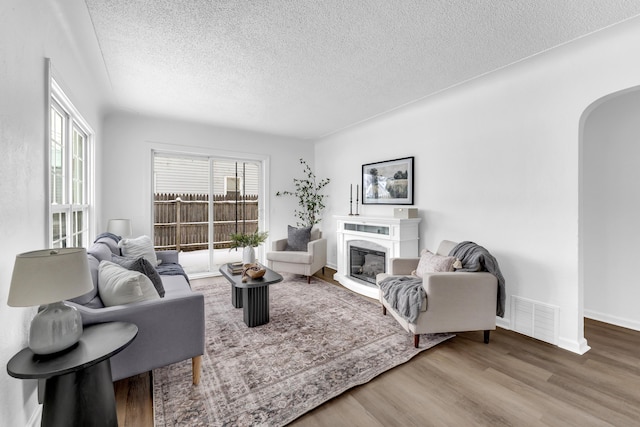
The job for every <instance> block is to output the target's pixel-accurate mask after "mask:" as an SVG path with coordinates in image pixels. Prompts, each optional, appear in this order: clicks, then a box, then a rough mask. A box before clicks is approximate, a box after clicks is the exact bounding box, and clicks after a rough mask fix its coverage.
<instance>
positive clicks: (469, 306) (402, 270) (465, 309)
mask: <svg viewBox="0 0 640 427" xmlns="http://www.w3.org/2000/svg"><path fill="white" fill-rule="evenodd" d="M455 246H456V243H455V242H450V241H447V240H443V241H442V242H441V243H440V246H439V247H438V250H437V252H436V254H437V255H445V256H446V255H448V254H449V252H450V251H451V249H453V248H454V247H455ZM419 261H420V258H392V259H391V260H390V264H391V265H390V270H391V271H389V272H388V273H381V274H378V276H377V278H376V281H377V283H380V282H381V281H382V280H383V279H385V278H386V277H389V276H408V275H410V274H411V272H412V271H414V270H415V269H416V267H417V265H418V262H419ZM422 286H423V288H424V290H425V293H426V300H425V301H423V304H422V308H421V310H420V313H419V315H418V319H417V320H416V322H415V323H409V322H408V321H407V320H405V319H404V318H403V317H402V316H401V315H400V314H398V313H397V312H396V311H395V310H394V309H393V308H392V307H391V305H390V304H389V303H388V302H387V301H386V300H385V299H384V296H383V292H382V291H380V302H381V303H382V312H383V314H387V312H389V313H391V315H392V316H393V317H394V318H395V319H396V320H397V321H398V323H400V325H401V326H402V327H403V328H404V329H405V330H406V331H407V332H409V333H411V334H413V341H414V346H415V347H418V345H419V342H420V334H428V333H439V332H462V331H484V342H485V343H487V344H488V343H489V334H490V331H492V330H495V329H496V295H497V289H498V280H497V279H496V277H495V276H494V275H493V274H491V273H487V272H446V273H444V272H443V273H426V274H425V275H424V276H423V278H422Z"/></svg>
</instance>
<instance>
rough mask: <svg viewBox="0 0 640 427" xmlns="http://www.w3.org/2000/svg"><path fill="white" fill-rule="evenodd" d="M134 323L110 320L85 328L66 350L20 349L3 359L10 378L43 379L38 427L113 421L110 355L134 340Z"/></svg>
mask: <svg viewBox="0 0 640 427" xmlns="http://www.w3.org/2000/svg"><path fill="white" fill-rule="evenodd" d="M137 334H138V327H137V326H136V325H134V324H133V323H126V322H110V323H101V324H97V325H91V326H87V327H85V328H84V332H83V334H82V337H81V338H80V341H79V342H78V343H77V344H76V345H75V346H74V347H72V348H71V349H69V350H65V351H63V352H60V353H56V354H53V355H48V356H38V355H35V354H34V353H33V352H32V351H31V349H29V348H24V349H22V350H21V351H20V352H18V353H17V354H16V355H15V356H13V357H12V358H11V360H9V363H7V373H8V374H9V375H11V376H12V377H15V378H22V379H39V378H45V379H46V384H45V391H44V405H43V408H42V426H65V427H68V426H114V427H117V425H118V416H117V414H116V399H115V395H114V392H113V381H112V379H111V363H110V362H109V358H110V357H111V356H113V355H114V354H117V353H119V352H120V351H122V350H123V349H124V348H125V347H126V346H128V345H129V344H130V343H131V341H133V340H134V338H135V337H136V335H137Z"/></svg>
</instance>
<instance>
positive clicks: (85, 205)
mask: <svg viewBox="0 0 640 427" xmlns="http://www.w3.org/2000/svg"><path fill="white" fill-rule="evenodd" d="M49 129H50V135H49V244H50V245H51V247H52V248H66V247H87V246H88V243H89V225H90V222H91V200H92V191H91V189H92V185H91V183H92V182H93V176H92V171H91V163H92V162H91V161H90V154H91V143H92V141H93V133H92V131H91V128H90V127H89V126H88V125H87V124H86V122H85V121H84V119H83V118H82V117H81V116H80V114H79V113H78V111H77V110H76V109H75V108H74V107H73V105H72V104H71V102H70V101H69V99H68V98H67V97H66V96H65V94H64V93H63V92H62V90H61V89H60V86H58V84H57V83H56V82H55V80H54V79H51V104H50V111H49Z"/></svg>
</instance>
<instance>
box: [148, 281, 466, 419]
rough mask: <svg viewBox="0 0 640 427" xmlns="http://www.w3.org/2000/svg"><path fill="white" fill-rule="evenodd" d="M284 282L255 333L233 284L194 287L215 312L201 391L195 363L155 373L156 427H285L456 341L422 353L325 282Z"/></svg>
mask: <svg viewBox="0 0 640 427" xmlns="http://www.w3.org/2000/svg"><path fill="white" fill-rule="evenodd" d="M284 279H285V280H284V281H283V282H281V283H278V284H275V285H271V286H270V288H269V292H270V321H269V323H267V324H266V325H262V326H258V327H255V328H248V327H247V326H246V325H245V324H244V322H243V321H242V309H236V308H233V306H232V305H231V286H230V285H229V284H228V282H227V281H226V280H225V279H224V278H215V279H212V281H211V282H208V283H207V284H206V285H203V284H198V285H195V286H194V288H195V289H196V290H197V291H199V292H202V293H204V295H205V304H206V305H205V316H206V331H207V332H206V334H207V337H206V340H205V354H204V356H203V360H202V376H201V380H200V385H198V386H194V385H192V383H191V379H192V378H191V361H190V360H188V361H185V362H181V363H176V364H173V365H170V366H167V367H164V368H160V369H156V370H154V371H153V401H154V412H155V414H154V415H155V425H156V426H223V425H233V426H253V425H265V426H282V425H285V424H287V423H290V422H291V421H293V420H295V419H296V418H298V417H299V416H301V415H303V414H304V413H306V412H308V411H309V410H311V409H313V408H315V407H317V406H319V405H321V404H322V403H324V402H326V401H328V400H329V399H331V398H333V397H335V396H338V395H339V394H341V393H343V392H345V391H346V390H348V389H350V388H352V387H355V386H357V385H360V384H364V383H366V382H368V381H370V380H371V379H373V378H374V377H376V376H377V375H380V374H381V373H383V372H385V371H387V370H389V369H391V368H393V367H395V366H398V365H400V364H402V363H405V362H407V361H408V360H409V359H411V358H412V357H413V356H415V355H416V354H418V353H419V352H421V351H423V350H426V349H428V348H430V347H433V346H435V345H436V344H439V343H441V342H443V341H445V340H447V339H448V338H451V337H453V335H451V334H433V335H423V336H421V337H420V348H419V349H416V348H414V347H413V340H412V339H411V337H410V336H409V335H408V334H407V333H406V332H405V331H404V330H403V329H402V328H401V327H400V325H398V324H397V322H396V321H395V320H393V318H392V317H391V316H390V315H388V316H383V315H382V310H381V309H380V306H379V305H378V304H376V303H374V302H371V301H370V300H367V299H365V298H364V297H361V296H359V295H356V294H354V293H352V292H349V291H347V290H345V289H343V288H341V287H340V286H336V285H332V284H330V283H326V282H324V281H322V280H319V279H317V278H313V280H312V282H311V284H307V281H306V279H305V278H302V277H298V276H294V275H285V276H284Z"/></svg>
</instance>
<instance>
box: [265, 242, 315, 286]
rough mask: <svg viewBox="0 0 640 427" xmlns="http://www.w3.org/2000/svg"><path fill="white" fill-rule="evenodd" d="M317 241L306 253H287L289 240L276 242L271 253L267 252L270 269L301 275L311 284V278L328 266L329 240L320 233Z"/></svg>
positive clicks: (310, 243)
mask: <svg viewBox="0 0 640 427" xmlns="http://www.w3.org/2000/svg"><path fill="white" fill-rule="evenodd" d="M313 237H317V238H316V239H315V240H311V241H310V242H309V243H308V244H307V250H306V251H287V250H285V249H286V247H287V239H280V240H276V241H275V242H273V243H272V245H271V249H272V250H271V252H267V262H268V264H269V265H268V266H269V268H270V269H272V270H274V271H277V272H286V273H293V274H301V275H303V276H307V283H311V276H313V274H314V273H315V272H316V271H318V270H320V269H322V272H323V274H324V266H325V265H326V264H327V239H324V238H322V234H321V233H319V232H318V235H317V236H313V234H312V238H313Z"/></svg>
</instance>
